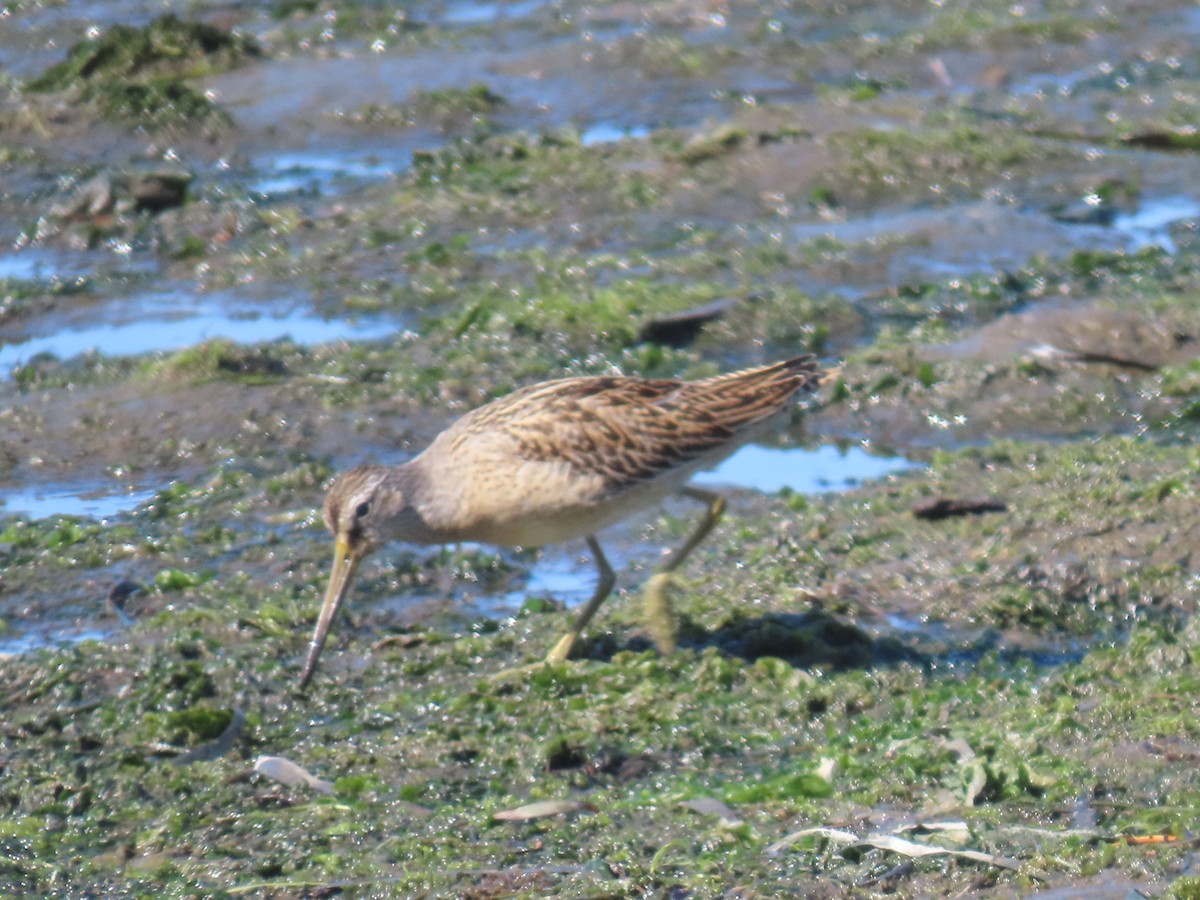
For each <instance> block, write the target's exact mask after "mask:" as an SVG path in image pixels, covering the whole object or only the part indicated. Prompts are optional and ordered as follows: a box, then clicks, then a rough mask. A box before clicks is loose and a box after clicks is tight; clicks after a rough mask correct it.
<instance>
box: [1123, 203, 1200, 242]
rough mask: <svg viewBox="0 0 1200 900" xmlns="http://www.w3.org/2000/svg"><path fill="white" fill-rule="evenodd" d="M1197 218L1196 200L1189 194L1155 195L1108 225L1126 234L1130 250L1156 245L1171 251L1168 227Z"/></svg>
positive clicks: (1198, 206)
mask: <svg viewBox="0 0 1200 900" xmlns="http://www.w3.org/2000/svg"><path fill="white" fill-rule="evenodd" d="M1197 217H1200V203H1198V202H1197V201H1196V200H1194V199H1192V198H1191V197H1158V198H1155V199H1153V200H1147V201H1146V202H1144V203H1142V204H1141V205H1140V206H1138V208H1137V211H1136V212H1132V213H1121V214H1120V215H1118V216H1116V217H1115V218H1114V219H1113V222H1112V225H1111V226H1110V227H1111V228H1112V230H1113V231H1116V232H1119V233H1120V234H1124V235H1126V236H1127V237H1128V239H1129V249H1131V250H1141V249H1143V248H1145V247H1153V246H1158V247H1161V248H1162V249H1163V250H1164V251H1165V252H1167V253H1174V252H1175V250H1176V247H1175V241H1174V240H1173V239H1172V237H1171V226H1172V225H1175V224H1177V223H1179V222H1185V221H1188V220H1191V219H1196V218H1197Z"/></svg>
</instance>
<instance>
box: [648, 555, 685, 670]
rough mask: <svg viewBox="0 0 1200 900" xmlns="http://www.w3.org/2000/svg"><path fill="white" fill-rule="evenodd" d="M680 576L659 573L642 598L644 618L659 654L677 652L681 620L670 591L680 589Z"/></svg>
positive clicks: (649, 582) (653, 577) (666, 654)
mask: <svg viewBox="0 0 1200 900" xmlns="http://www.w3.org/2000/svg"><path fill="white" fill-rule="evenodd" d="M679 585H680V581H679V578H678V576H676V575H675V574H673V573H671V572H659V573H658V574H657V575H653V576H651V578H650V580H649V581H647V582H646V587H645V589H644V593H643V596H642V609H643V616H644V617H645V625H646V630H647V631H648V632H650V639H651V640H652V641H654V646H656V647H657V648H658V651H659V653H662V654H663V655H664V656H669V655H670V654H672V653H674V652H675V647H676V645H677V643H678V639H679V620H678V619H677V618H676V617H675V610H674V608H673V607H672V605H671V598H670V596H669V593H668V592H669V591H670V590H671V589H672V588H676V587H679Z"/></svg>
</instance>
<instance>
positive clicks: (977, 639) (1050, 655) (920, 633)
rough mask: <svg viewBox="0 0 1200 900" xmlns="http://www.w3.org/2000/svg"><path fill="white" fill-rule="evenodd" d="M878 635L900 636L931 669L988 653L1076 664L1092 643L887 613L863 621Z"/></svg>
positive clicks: (968, 664)
mask: <svg viewBox="0 0 1200 900" xmlns="http://www.w3.org/2000/svg"><path fill="white" fill-rule="evenodd" d="M863 627H864V629H865V630H866V631H867V632H869V633H870V634H872V635H873V636H875V637H894V638H897V639H899V640H900V641H901V642H902V643H904V644H905V645H906V646H907V647H909V648H910V649H911V650H913V651H915V652H916V653H917V654H918V655H919V656H920V657H921V658H923V659H924V660H926V665H928V666H929V668H930V669H931V670H938V669H944V670H954V669H959V668H967V669H971V668H974V667H975V666H977V665H978V664H979V662H980V660H982V659H983V658H984V657H985V656H988V655H990V654H996V655H998V656H999V658H1000V659H1003V660H1005V661H1006V662H1017V661H1021V660H1026V661H1028V662H1032V663H1034V664H1035V665H1037V666H1041V667H1045V668H1052V667H1055V666H1062V665H1068V664H1071V663H1077V662H1079V661H1080V660H1082V659H1083V657H1084V656H1086V655H1087V653H1088V650H1089V645H1088V644H1087V643H1085V642H1084V641H1082V640H1079V639H1076V638H1072V639H1069V640H1063V639H1061V638H1054V639H1045V640H1039V639H1037V638H1030V637H1028V636H1026V637H1023V638H1022V637H1019V636H1015V635H1008V636H1006V635H1004V634H1002V633H1001V632H1000V631H998V630H997V629H995V628H963V627H951V626H949V625H947V624H946V623H944V622H938V621H934V620H927V619H919V618H913V617H911V616H908V615H905V614H903V613H895V612H893V613H888V614H887V615H885V616H884V617H883V622H882V623H879V624H871V623H869V622H867V623H863Z"/></svg>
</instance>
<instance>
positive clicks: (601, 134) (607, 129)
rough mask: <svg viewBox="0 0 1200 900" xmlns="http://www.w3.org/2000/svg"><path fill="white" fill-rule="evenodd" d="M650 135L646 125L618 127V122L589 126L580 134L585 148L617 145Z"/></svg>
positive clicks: (580, 139)
mask: <svg viewBox="0 0 1200 900" xmlns="http://www.w3.org/2000/svg"><path fill="white" fill-rule="evenodd" d="M649 133H650V129H649V128H648V127H647V126H645V125H618V124H617V123H616V122H596V123H594V124H592V125H589V126H588V127H587V128H585V129H584V130H583V131H582V132H580V134H579V141H580V143H582V144H583V146H585V147H594V146H596V145H597V144H616V143H618V142H620V141H633V140H637V139H639V138H644V137H645V136H646V135H648V134H649Z"/></svg>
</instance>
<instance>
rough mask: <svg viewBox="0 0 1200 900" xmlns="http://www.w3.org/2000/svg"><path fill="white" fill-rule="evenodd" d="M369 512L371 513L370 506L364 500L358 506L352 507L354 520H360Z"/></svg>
mask: <svg viewBox="0 0 1200 900" xmlns="http://www.w3.org/2000/svg"><path fill="white" fill-rule="evenodd" d="M370 511H371V504H370V503H368V502H366V501H365V500H364V501H363V502H362V503H360V504H358V506H356V507H354V518H356V519H362V518H364V517H365V516H366V515H367V513H369V512H370Z"/></svg>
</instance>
